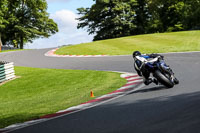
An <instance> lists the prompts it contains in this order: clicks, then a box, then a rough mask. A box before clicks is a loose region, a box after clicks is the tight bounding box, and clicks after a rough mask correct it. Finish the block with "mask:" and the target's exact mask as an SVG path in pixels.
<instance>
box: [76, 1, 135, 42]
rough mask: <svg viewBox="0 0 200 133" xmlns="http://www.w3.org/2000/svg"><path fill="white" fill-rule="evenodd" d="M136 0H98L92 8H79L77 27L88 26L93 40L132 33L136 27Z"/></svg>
mask: <svg viewBox="0 0 200 133" xmlns="http://www.w3.org/2000/svg"><path fill="white" fill-rule="evenodd" d="M136 4H137V3H136V1H135V0H120V1H119V0H96V3H95V4H94V5H92V7H91V8H78V9H77V10H78V12H79V15H82V17H80V18H78V20H79V21H80V23H79V24H78V27H77V28H85V27H88V30H87V31H88V32H89V34H96V35H95V37H94V39H93V40H102V39H108V38H116V37H122V36H128V35H131V34H132V33H133V31H134V29H135V28H136V26H135V24H134V21H135V17H134V16H135V15H136V14H135V10H133V9H134V8H133V7H134V6H136Z"/></svg>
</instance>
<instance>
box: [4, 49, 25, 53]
mask: <svg viewBox="0 0 200 133" xmlns="http://www.w3.org/2000/svg"><path fill="white" fill-rule="evenodd" d="M22 50H25V49H14V50H1V51H0V53H4V52H12V51H22ZM26 50H27V49H26Z"/></svg>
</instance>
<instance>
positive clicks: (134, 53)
mask: <svg viewBox="0 0 200 133" xmlns="http://www.w3.org/2000/svg"><path fill="white" fill-rule="evenodd" d="M138 55H141V53H140V51H135V52H133V58H135V57H136V56H138Z"/></svg>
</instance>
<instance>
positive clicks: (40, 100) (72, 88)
mask: <svg viewBox="0 0 200 133" xmlns="http://www.w3.org/2000/svg"><path fill="white" fill-rule="evenodd" d="M15 71H16V75H17V76H20V78H17V79H15V80H12V81H10V82H8V83H6V84H3V85H2V86H0V94H1V96H0V103H1V104H0V128H2V127H5V126H8V125H10V124H13V123H19V122H23V121H27V120H31V119H36V118H39V117H40V116H43V115H45V114H51V113H54V112H57V111H59V110H62V109H66V108H68V107H70V106H74V105H78V104H80V103H83V102H86V101H88V100H90V99H91V98H90V91H91V90H92V91H93V92H94V95H95V96H96V97H97V96H100V95H103V94H107V93H109V92H112V91H113V90H116V89H117V88H120V87H121V86H122V85H124V84H125V83H126V80H125V79H122V78H120V74H119V73H114V72H104V71H88V70H60V69H38V68H27V67H15Z"/></svg>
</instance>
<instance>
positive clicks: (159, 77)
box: [154, 70, 174, 88]
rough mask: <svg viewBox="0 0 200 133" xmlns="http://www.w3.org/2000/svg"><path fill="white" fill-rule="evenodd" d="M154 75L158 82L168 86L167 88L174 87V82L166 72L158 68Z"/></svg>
mask: <svg viewBox="0 0 200 133" xmlns="http://www.w3.org/2000/svg"><path fill="white" fill-rule="evenodd" d="M154 77H155V78H157V80H158V82H160V83H161V84H163V85H164V86H166V87H167V88H172V87H174V83H172V81H171V80H170V79H169V78H167V77H166V76H165V75H164V74H162V73H161V72H160V71H159V70H156V71H155V72H154Z"/></svg>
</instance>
